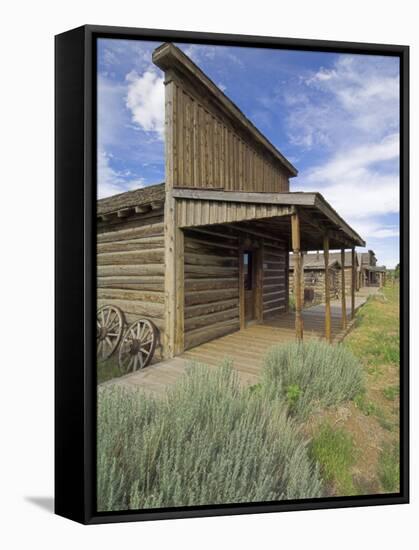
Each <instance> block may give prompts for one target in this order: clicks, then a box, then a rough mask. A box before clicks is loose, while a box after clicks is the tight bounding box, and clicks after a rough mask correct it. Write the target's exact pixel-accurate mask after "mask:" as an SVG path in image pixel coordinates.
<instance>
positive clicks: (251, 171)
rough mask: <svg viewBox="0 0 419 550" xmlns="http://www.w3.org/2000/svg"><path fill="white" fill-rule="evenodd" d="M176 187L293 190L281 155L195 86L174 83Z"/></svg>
mask: <svg viewBox="0 0 419 550" xmlns="http://www.w3.org/2000/svg"><path fill="white" fill-rule="evenodd" d="M172 120H173V143H172V147H173V150H174V151H175V154H174V162H173V187H190V188H197V189H222V190H225V191H256V192H270V193H272V192H285V191H289V181H288V174H287V172H286V170H285V169H284V168H283V167H282V166H281V164H280V163H279V162H278V160H277V159H275V158H274V157H273V156H271V154H270V153H269V152H268V151H267V150H266V149H265V148H264V147H262V146H261V145H260V144H258V143H257V142H256V141H254V140H252V138H251V137H250V136H249V135H246V132H244V131H243V130H240V129H239V128H238V126H237V124H235V123H234V120H229V118H228V117H226V115H225V113H222V112H220V111H219V109H217V106H216V104H215V102H211V101H210V99H209V98H208V97H205V95H204V94H202V95H201V94H199V91H198V90H197V89H192V88H191V87H190V86H188V85H187V84H186V83H185V82H183V81H182V79H179V78H176V80H175V81H174V88H173V110H172Z"/></svg>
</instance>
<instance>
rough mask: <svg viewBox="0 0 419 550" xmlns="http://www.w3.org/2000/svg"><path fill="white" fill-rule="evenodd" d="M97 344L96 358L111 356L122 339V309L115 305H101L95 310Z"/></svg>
mask: <svg viewBox="0 0 419 550" xmlns="http://www.w3.org/2000/svg"><path fill="white" fill-rule="evenodd" d="M96 325H97V346H96V353H97V358H98V360H101V361H104V360H106V359H108V358H109V357H111V355H112V354H113V353H114V352H115V350H116V349H117V347H118V346H119V343H120V341H121V339H122V335H123V331H124V325H125V319H124V314H123V313H122V311H121V310H120V309H119V308H118V307H116V306H111V305H107V306H102V307H101V308H99V309H98V311H97V316H96Z"/></svg>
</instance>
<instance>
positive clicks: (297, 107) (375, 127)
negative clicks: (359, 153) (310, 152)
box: [283, 54, 399, 149]
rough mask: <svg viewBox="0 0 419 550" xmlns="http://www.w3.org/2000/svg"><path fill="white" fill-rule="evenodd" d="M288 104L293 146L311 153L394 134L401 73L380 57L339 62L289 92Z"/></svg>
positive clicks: (347, 57)
mask: <svg viewBox="0 0 419 550" xmlns="http://www.w3.org/2000/svg"><path fill="white" fill-rule="evenodd" d="M283 99H284V101H285V103H286V104H287V105H289V106H291V105H293V109H292V110H291V112H290V114H289V117H288V127H289V137H290V139H291V141H292V143H294V144H297V145H302V146H304V147H305V148H306V149H311V148H313V147H315V146H316V145H325V146H327V147H330V148H333V147H334V146H335V144H336V143H339V142H344V141H345V142H348V141H351V140H352V139H353V138H354V137H355V136H356V138H357V139H358V140H360V139H363V138H367V139H369V140H371V138H372V137H374V138H378V139H381V138H382V137H383V135H384V134H389V133H395V132H397V131H398V126H399V120H398V115H399V110H398V101H399V67H398V63H397V61H396V60H393V59H391V58H382V57H377V56H365V55H362V56H350V55H346V54H345V55H341V56H338V57H337V60H336V61H335V63H334V65H333V66H332V68H324V67H322V68H320V69H319V70H318V71H317V72H315V73H312V74H311V75H309V76H306V77H302V78H300V79H298V81H297V84H296V85H295V89H292V88H291V89H290V87H288V88H287V90H286V91H285V92H284V94H283Z"/></svg>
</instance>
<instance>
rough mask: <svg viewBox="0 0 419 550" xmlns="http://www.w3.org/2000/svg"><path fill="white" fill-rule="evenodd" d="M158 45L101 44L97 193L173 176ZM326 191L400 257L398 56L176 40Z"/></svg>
mask: <svg viewBox="0 0 419 550" xmlns="http://www.w3.org/2000/svg"><path fill="white" fill-rule="evenodd" d="M159 45H160V43H159V42H144V41H131V40H116V39H100V40H99V41H98V196H99V197H104V196H109V195H113V194H115V193H121V192H123V191H127V190H130V189H136V188H138V187H143V186H146V185H150V184H154V183H159V182H162V181H164V135H163V126H164V86H163V74H162V72H161V71H160V70H159V69H158V68H157V67H155V66H154V65H153V63H152V61H151V54H152V51H153V50H154V49H155V48H156V47H157V46H159ZM177 46H179V47H180V48H181V49H182V50H183V51H184V52H185V53H186V54H187V55H189V56H190V57H191V58H192V59H193V60H194V61H195V63H197V65H199V67H200V68H201V69H202V70H203V71H204V72H205V73H206V74H207V75H208V76H209V77H210V78H211V79H212V80H213V81H214V82H215V83H216V84H217V85H218V86H219V87H220V88H221V89H222V90H223V91H224V92H225V93H226V94H227V96H228V97H229V98H230V99H232V100H233V101H234V103H236V105H237V106H238V107H239V108H240V109H241V110H242V111H243V112H244V113H245V115H246V116H247V117H248V118H249V119H250V120H251V121H252V122H253V123H254V124H255V125H256V126H257V127H258V128H259V129H260V130H261V131H262V132H263V133H264V134H265V135H266V136H267V137H268V139H269V140H270V141H271V142H272V143H273V144H274V145H275V146H276V147H277V148H278V149H279V150H280V151H281V153H282V154H284V155H285V156H286V157H287V158H288V159H289V160H290V161H291V162H292V163H293V164H294V166H296V168H297V169H298V171H299V175H298V176H297V177H296V178H293V179H291V182H290V183H291V190H292V191H319V192H321V193H322V194H323V195H324V197H325V198H326V199H327V200H328V201H329V202H330V203H331V204H332V205H333V206H334V207H335V208H336V210H337V211H338V212H339V213H340V214H341V215H342V216H343V217H344V218H345V219H346V220H347V221H348V223H350V225H351V226H352V227H353V228H354V229H355V230H357V231H358V232H359V233H360V235H361V236H362V237H363V238H364V239H365V240H366V241H367V248H371V249H373V250H374V251H375V252H376V254H377V258H378V261H379V263H380V264H385V265H387V267H394V265H395V264H396V263H398V261H399V242H398V239H399V62H398V58H393V57H384V56H365V55H349V54H333V53H318V52H297V51H292V50H267V49H257V48H239V47H227V46H204V45H194V44H192V45H191V44H177Z"/></svg>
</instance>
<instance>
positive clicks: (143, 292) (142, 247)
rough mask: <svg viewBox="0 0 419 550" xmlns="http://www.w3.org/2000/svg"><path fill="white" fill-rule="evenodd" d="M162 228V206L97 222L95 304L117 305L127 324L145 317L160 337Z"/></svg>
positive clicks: (157, 351) (161, 330)
mask: <svg viewBox="0 0 419 550" xmlns="http://www.w3.org/2000/svg"><path fill="white" fill-rule="evenodd" d="M163 231H164V224H163V209H161V210H154V211H152V212H149V213H147V214H138V215H136V216H130V217H129V218H126V219H119V218H117V217H115V218H112V219H111V220H109V221H106V222H99V223H98V225H97V306H98V307H100V306H102V305H105V304H111V305H114V306H117V307H119V308H120V309H122V311H123V312H124V314H125V318H126V321H127V323H131V322H133V321H134V320H135V319H138V318H139V317H147V318H149V319H151V320H152V321H153V323H154V324H155V325H156V326H157V328H158V329H159V331H160V334H161V336H163V334H162V332H163V331H164V315H165V313H164V310H165V307H164V271H165V269H164V234H163ZM162 341H163V339H162ZM158 353H159V350H157V349H156V354H157V356H158Z"/></svg>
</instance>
